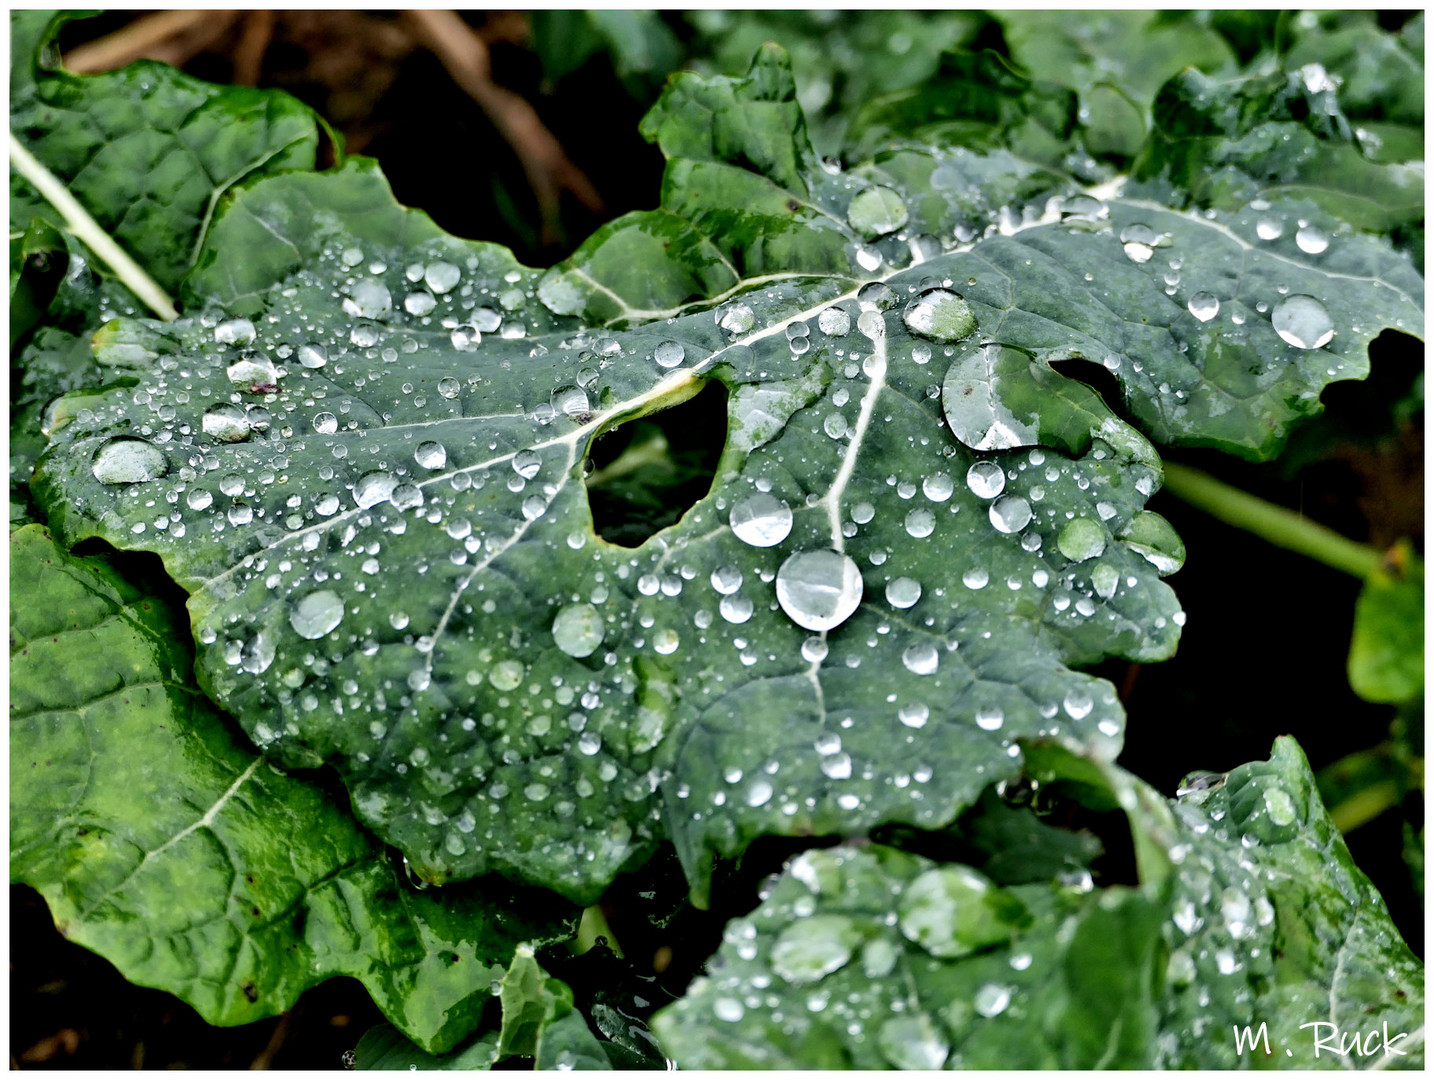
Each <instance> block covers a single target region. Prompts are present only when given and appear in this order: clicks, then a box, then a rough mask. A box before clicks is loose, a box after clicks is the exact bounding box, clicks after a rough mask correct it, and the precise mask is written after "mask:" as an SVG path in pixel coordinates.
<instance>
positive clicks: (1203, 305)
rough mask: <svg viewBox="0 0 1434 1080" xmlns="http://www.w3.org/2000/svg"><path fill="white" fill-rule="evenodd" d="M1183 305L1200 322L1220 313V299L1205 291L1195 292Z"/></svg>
mask: <svg viewBox="0 0 1434 1080" xmlns="http://www.w3.org/2000/svg"><path fill="white" fill-rule="evenodd" d="M1185 306H1186V307H1188V308H1189V309H1190V314H1191V315H1194V316H1195V318H1197V319H1199V320H1200V321H1201V322H1209V321H1210V320H1211V319H1213V318H1214V317H1215V316H1216V315H1218V314H1220V301H1219V300H1218V299H1217V298H1216V297H1215V296H1214V295H1212V294H1211V293H1207V292H1197V293H1196V294H1195V295H1194V296H1192V297H1191V298H1190V302H1189V303H1188V304H1186V305H1185Z"/></svg>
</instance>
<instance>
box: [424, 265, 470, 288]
mask: <svg viewBox="0 0 1434 1080" xmlns="http://www.w3.org/2000/svg"><path fill="white" fill-rule="evenodd" d="M460 276H461V272H460V271H459V269H458V267H456V266H454V265H453V264H452V263H450V262H431V263H429V264H428V265H427V266H426V267H424V269H423V280H424V282H425V283H426V284H427V285H428V287H429V288H430V289H432V290H433V291H434V292H436V293H440V294H441V293H446V292H450V291H451V290H452V289H453V287H454V286H455V285H457V284H458V278H459V277H460Z"/></svg>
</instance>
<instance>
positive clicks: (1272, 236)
mask: <svg viewBox="0 0 1434 1080" xmlns="http://www.w3.org/2000/svg"><path fill="white" fill-rule="evenodd" d="M1255 235H1256V236H1258V237H1259V238H1260V239H1261V240H1278V239H1279V238H1280V237H1282V236H1284V235H1285V223H1284V222H1283V221H1281V220H1280V219H1279V218H1277V217H1262V218H1260V220H1259V221H1257V222H1255Z"/></svg>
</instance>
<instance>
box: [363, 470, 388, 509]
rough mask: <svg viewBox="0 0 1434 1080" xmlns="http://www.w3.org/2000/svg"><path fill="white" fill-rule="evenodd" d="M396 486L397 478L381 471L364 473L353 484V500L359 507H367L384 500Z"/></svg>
mask: <svg viewBox="0 0 1434 1080" xmlns="http://www.w3.org/2000/svg"><path fill="white" fill-rule="evenodd" d="M397 486H398V478H397V477H396V476H394V475H393V474H392V473H386V472H382V471H378V472H371V473H365V474H364V475H363V476H360V477H359V478H358V481H357V482H356V483H355V484H354V502H355V503H356V504H357V505H358V506H359V508H360V509H364V510H366V509H368V508H369V507H370V506H377V505H378V504H379V503H381V502H384V501H386V500H387V499H388V498H389V497H390V496H391V495H392V494H393V489H394V488H396V487H397Z"/></svg>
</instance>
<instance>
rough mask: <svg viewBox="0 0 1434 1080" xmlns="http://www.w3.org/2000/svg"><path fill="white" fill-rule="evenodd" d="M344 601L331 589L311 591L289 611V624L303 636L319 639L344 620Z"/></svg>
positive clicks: (311, 639)
mask: <svg viewBox="0 0 1434 1080" xmlns="http://www.w3.org/2000/svg"><path fill="white" fill-rule="evenodd" d="M343 617H344V602H343V600H342V598H340V596H339V594H338V593H336V592H334V591H333V590H331V589H320V590H318V591H317V592H311V593H309V595H308V596H306V597H304V598H303V599H302V600H300V601H299V602H298V603H297V604H295V605H294V607H293V610H291V611H290V612H289V625H290V626H292V627H293V628H294V633H296V634H298V635H299V636H300V637H301V638H307V639H308V640H310V641H317V640H318V639H319V638H321V637H323V636H324V635H325V634H327V633H329V632H331V631H332V630H333V629H334V627H336V626H338V625H339V623H340V622H342V621H343Z"/></svg>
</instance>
